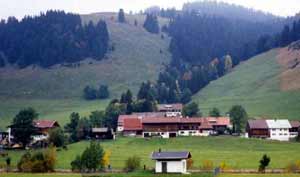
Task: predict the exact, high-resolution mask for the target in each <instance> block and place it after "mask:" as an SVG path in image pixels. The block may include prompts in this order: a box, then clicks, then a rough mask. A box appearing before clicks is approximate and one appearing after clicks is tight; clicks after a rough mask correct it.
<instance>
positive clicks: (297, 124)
mask: <svg viewBox="0 0 300 177" xmlns="http://www.w3.org/2000/svg"><path fill="white" fill-rule="evenodd" d="M290 124H291V127H292V128H290V129H289V131H290V137H291V138H295V137H297V136H298V135H299V131H300V121H290Z"/></svg>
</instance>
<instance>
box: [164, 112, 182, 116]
mask: <svg viewBox="0 0 300 177" xmlns="http://www.w3.org/2000/svg"><path fill="white" fill-rule="evenodd" d="M166 117H181V112H180V111H178V112H166Z"/></svg>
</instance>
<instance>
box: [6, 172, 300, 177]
mask: <svg viewBox="0 0 300 177" xmlns="http://www.w3.org/2000/svg"><path fill="white" fill-rule="evenodd" d="M0 176H1V177H2V176H3V177H4V176H5V177H45V176H49V177H81V175H80V174H22V173H20V174H19V173H18V174H13V173H10V174H0ZM101 176H107V177H152V176H154V177H177V176H185V177H212V176H213V175H211V174H190V175H177V174H169V175H168V174H165V175H158V174H155V175H154V174H152V173H129V174H106V175H99V177H101ZM219 177H300V175H299V174H222V175H219Z"/></svg>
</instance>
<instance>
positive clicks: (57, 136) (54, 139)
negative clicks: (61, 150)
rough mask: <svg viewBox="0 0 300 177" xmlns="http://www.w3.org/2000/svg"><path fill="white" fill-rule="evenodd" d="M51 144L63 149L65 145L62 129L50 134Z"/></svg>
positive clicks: (52, 131)
mask: <svg viewBox="0 0 300 177" xmlns="http://www.w3.org/2000/svg"><path fill="white" fill-rule="evenodd" d="M49 142H50V143H51V144H53V145H54V146H56V147H61V146H63V145H64V143H65V136H64V132H63V130H62V129H61V128H55V129H54V130H51V131H50V132H49Z"/></svg>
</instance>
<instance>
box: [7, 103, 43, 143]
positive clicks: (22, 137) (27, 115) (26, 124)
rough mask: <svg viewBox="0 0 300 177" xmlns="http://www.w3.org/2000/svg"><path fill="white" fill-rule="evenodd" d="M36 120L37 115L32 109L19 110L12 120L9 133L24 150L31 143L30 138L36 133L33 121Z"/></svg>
mask: <svg viewBox="0 0 300 177" xmlns="http://www.w3.org/2000/svg"><path fill="white" fill-rule="evenodd" d="M37 118H38V114H37V113H36V111H35V110H34V109H33V108H27V109H23V110H21V111H20V112H19V113H18V114H17V115H16V116H15V117H14V119H13V121H12V125H11V132H12V135H13V136H14V140H15V141H16V142H18V143H21V144H22V145H23V148H25V147H26V146H27V145H28V143H29V142H30V141H31V136H32V135H33V134H34V133H35V132H36V128H35V127H34V122H33V121H34V120H36V119H37Z"/></svg>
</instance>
